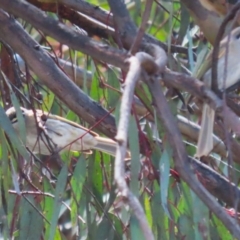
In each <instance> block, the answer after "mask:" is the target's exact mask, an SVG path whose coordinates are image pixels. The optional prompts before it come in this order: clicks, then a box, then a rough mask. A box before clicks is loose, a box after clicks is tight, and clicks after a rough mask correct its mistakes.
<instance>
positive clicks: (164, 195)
mask: <svg viewBox="0 0 240 240" xmlns="http://www.w3.org/2000/svg"><path fill="white" fill-rule="evenodd" d="M170 159H171V153H170V149H169V147H166V148H165V149H164V151H163V154H162V156H161V159H160V162H159V169H160V182H161V201H162V207H163V209H164V211H165V213H166V214H167V215H168V217H169V218H171V216H170V213H169V210H168V186H169V176H170V175H169V171H170Z"/></svg>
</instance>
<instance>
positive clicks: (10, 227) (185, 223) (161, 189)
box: [0, 0, 232, 240]
mask: <svg viewBox="0 0 240 240" xmlns="http://www.w3.org/2000/svg"><path fill="white" fill-rule="evenodd" d="M42 2H44V3H48V2H51V1H42ZM146 2H147V1H140V0H134V1H129V2H128V4H127V7H128V10H129V13H130V15H131V17H132V18H133V20H134V23H135V24H136V25H137V26H140V24H141V21H142V15H143V12H144V9H145V4H146ZM88 3H89V4H95V5H99V6H100V7H102V8H104V9H105V10H110V7H109V5H108V2H107V1H106V0H98V1H97V0H91V1H88ZM96 9H97V8H96ZM51 16H52V17H54V18H55V19H59V16H58V12H56V13H51ZM90 17H91V16H90ZM61 20H62V19H61ZM63 22H64V23H66V21H65V20H64V19H63ZM106 22H107V20H106ZM66 24H69V25H73V23H71V21H69V22H67V23H66ZM191 24H192V21H191V18H190V16H189V13H188V12H187V10H186V8H185V7H184V5H183V4H182V3H181V2H180V1H167V0H165V1H154V3H153V6H152V10H151V14H150V19H149V22H148V27H147V29H146V30H145V32H146V33H148V34H150V35H152V36H154V37H155V38H156V39H158V40H160V41H163V42H165V43H167V46H168V49H170V44H171V43H172V41H173V39H172V33H176V32H177V33H178V44H182V43H183V45H184V46H187V47H188V50H189V51H188V53H189V54H188V57H189V56H190V57H189V59H184V60H187V61H188V64H186V65H187V67H188V68H189V69H191V70H192V71H193V75H195V73H197V71H198V70H199V68H200V66H201V64H202V62H203V61H204V59H205V57H206V53H207V52H208V45H207V44H201V43H200V44H199V43H198V42H197V44H196V42H195V41H194V40H193V39H192V35H193V34H192V33H191V31H190V27H191ZM22 25H23V26H24V27H25V29H26V31H28V32H29V34H30V35H31V37H32V38H34V39H36V40H39V44H41V45H43V46H44V45H46V46H48V45H50V46H51V47H52V48H51V50H48V52H49V54H52V55H57V56H62V58H64V59H65V60H69V61H70V62H71V63H72V64H76V65H78V66H80V67H83V68H84V71H85V72H84V77H83V79H82V84H78V83H77V79H73V80H74V81H75V80H76V81H75V82H76V83H77V84H78V86H79V87H80V85H81V87H82V89H83V91H84V92H85V93H86V94H88V95H89V97H91V99H93V100H94V101H96V102H97V103H98V104H100V105H101V106H103V107H105V108H106V109H107V110H108V111H109V113H110V112H111V113H112V114H113V115H114V116H115V120H116V124H118V121H119V115H120V113H119V108H120V104H121V91H122V89H121V82H122V81H123V80H124V76H125V75H124V74H125V73H124V72H120V70H119V69H116V68H114V67H111V66H108V65H106V64H104V63H99V62H96V60H95V59H92V58H91V56H86V55H84V54H82V53H79V52H76V51H74V49H67V50H65V47H66V46H65V45H62V43H60V42H57V41H56V40H55V39H52V38H50V37H46V36H45V35H44V34H42V33H39V32H38V31H37V30H36V29H34V28H32V27H29V26H28V24H27V23H26V24H22ZM74 25H76V24H75V23H74ZM79 27H81V25H80V26H79ZM76 31H77V30H76ZM123 34H124V33H123ZM47 41H48V42H47ZM102 41H106V42H107V43H108V44H109V43H110V42H113V39H112V38H111V37H109V39H104V40H103V39H102ZM176 41H177V39H176ZM195 44H196V45H197V59H194V58H195V54H196V52H195V49H194V46H195ZM114 47H117V45H114ZM178 57H179V55H177V56H176V59H177V63H176V62H175V63H174V64H176V65H177V67H176V66H175V68H178V67H179V66H180V65H181V62H180V60H179V61H178ZM195 60H196V61H195ZM171 61H173V59H171V60H169V62H170V67H172V66H171ZM174 61H175V60H174ZM174 61H173V62H174ZM173 66H174V65H173ZM62 68H63V69H64V67H62ZM86 70H89V71H91V74H92V78H91V80H89V79H88V78H87V73H86ZM28 71H29V72H27V73H28V74H26V75H25V76H24V78H25V80H24V81H23V82H22V83H21V86H20V87H18V88H17V87H16V86H14V87H9V86H11V85H9V86H8V87H7V88H6V89H7V90H9V89H10V92H9V99H8V100H9V102H7V100H6V99H5V98H4V94H3V92H2V90H1V100H0V102H1V106H0V127H1V128H0V143H1V144H0V159H1V161H0V191H1V198H0V219H1V223H0V225H1V226H0V238H1V237H2V238H3V239H20V240H21V239H49V240H53V239H54V240H55V239H89V240H92V239H109V240H111V239H114V240H121V239H123V240H125V239H132V240H135V239H137V240H141V239H144V235H143V233H142V229H141V227H140V225H139V222H138V220H137V218H136V216H135V215H134V213H133V211H132V209H130V208H129V206H128V205H127V203H126V202H124V201H123V199H122V196H119V194H118V191H117V190H116V186H115V183H114V177H113V176H114V157H111V156H109V155H107V154H104V153H101V152H99V151H94V152H93V153H92V154H90V155H87V154H84V153H69V152H67V153H65V154H62V155H61V156H59V158H60V160H59V159H58V157H54V156H51V160H50V163H49V159H50V156H48V157H47V158H46V157H44V156H41V155H37V156H35V157H33V155H31V154H30V153H29V152H28V151H27V149H26V148H25V144H24V143H25V140H26V136H25V135H26V129H25V124H24V119H23V116H22V114H21V111H20V106H21V105H24V106H28V107H29V106H33V107H35V108H41V109H43V110H44V111H46V112H48V111H50V112H51V113H53V114H56V115H60V116H62V117H64V118H67V119H69V120H72V121H75V122H80V123H81V124H83V125H86V126H87V127H91V126H89V125H88V123H87V122H83V121H82V120H81V119H79V116H77V115H76V114H75V113H74V112H73V111H71V110H70V109H69V108H68V107H67V106H65V105H64V104H63V103H62V102H60V100H59V99H58V98H57V97H56V95H55V94H54V93H53V92H52V91H50V90H49V89H47V88H46V86H43V84H42V82H41V80H40V79H38V78H37V76H36V75H35V74H34V72H31V71H30V70H29V69H28ZM5 81H7V80H5ZM1 85H2V84H1ZM6 89H5V90H6ZM16 89H17V90H16ZM66 91H67V90H66ZM6 92H7V91H6ZM19 92H20V93H21V94H19ZM39 94H40V95H41V96H42V97H39V98H38V97H37V96H39ZM64 94H65V93H64ZM66 94H70V93H68V92H66ZM166 95H167V94H166ZM22 96H24V97H25V98H26V99H27V100H26V99H24V97H22ZM135 96H137V97H138V99H139V101H140V102H141V104H142V105H143V106H144V107H145V108H146V109H147V113H146V112H145V113H144V114H142V115H141V116H139V115H137V113H136V108H137V104H134V105H133V108H132V113H133V114H132V116H131V118H130V120H129V121H130V124H129V132H128V142H129V150H130V151H131V155H132V159H131V162H130V163H125V169H126V179H127V182H128V185H129V189H130V190H131V191H132V193H134V195H135V196H136V197H137V198H138V199H139V201H140V203H141V205H142V207H143V210H144V212H145V216H146V219H147V221H148V224H149V226H150V228H151V230H152V231H153V234H154V236H155V239H162V240H165V239H166V240H168V239H232V238H231V236H230V234H229V233H228V231H227V229H226V228H225V226H224V225H223V224H222V223H221V222H220V221H219V220H218V219H217V218H216V216H214V215H213V214H212V213H210V211H209V209H208V208H207V207H206V206H205V205H204V204H203V202H202V201H201V200H200V199H199V197H198V196H197V195H195V194H194V193H193V192H192V191H191V189H190V188H189V186H188V185H186V184H185V183H184V182H182V180H181V179H180V180H179V178H178V177H176V176H175V175H174V174H172V171H175V169H174V164H173V161H172V158H173V156H172V146H169V143H168V140H167V139H166V133H165V129H164V127H163V125H162V123H161V121H160V120H159V119H158V118H157V114H156V112H155V109H154V106H153V104H152V99H151V94H150V92H149V90H148V88H147V86H146V85H145V84H144V83H142V82H141V83H139V85H138V88H137V89H136V91H135ZM175 97H176V96H173V97H172V98H171V96H170V97H169V103H170V104H171V106H172V109H174V110H173V111H174V115H177V114H179V113H181V109H179V108H180V107H179V106H182V102H181V101H180V100H179V99H178V98H177V99H175V100H173V98H175ZM29 102H31V104H32V105H31V104H29ZM6 104H9V105H11V106H12V105H13V106H15V107H16V109H17V117H18V120H19V121H20V126H21V131H20V138H19V136H18V135H17V134H16V132H15V131H14V129H13V127H12V125H11V122H10V121H9V119H8V118H7V116H6V115H5V110H4V108H3V106H5V105H6ZM195 118H196V117H195ZM98 120H99V119H98ZM5 134H6V135H5ZM144 134H145V135H144ZM159 138H160V139H161V140H159ZM139 143H141V149H142V148H144V149H145V151H146V152H145V155H142V154H140V151H141V149H140V144H139ZM142 146H144V147H142ZM194 152H195V146H193V145H188V153H189V154H190V155H193V154H194ZM59 162H60V163H59ZM225 166H226V165H224V166H221V165H220V169H221V170H222V171H224V170H225V169H224V167H225ZM176 175H177V174H176ZM2 238H1V239H2Z"/></svg>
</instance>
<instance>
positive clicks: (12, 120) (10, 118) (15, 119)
mask: <svg viewBox="0 0 240 240" xmlns="http://www.w3.org/2000/svg"><path fill="white" fill-rule="evenodd" d="M8 117H9V120H10V121H11V123H16V122H17V114H16V112H13V113H11V114H10V115H9V116H8Z"/></svg>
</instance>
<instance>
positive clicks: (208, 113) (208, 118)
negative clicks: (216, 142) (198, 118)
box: [195, 104, 215, 157]
mask: <svg viewBox="0 0 240 240" xmlns="http://www.w3.org/2000/svg"><path fill="white" fill-rule="evenodd" d="M214 116H215V111H214V110H213V109H212V108H210V106H209V105H208V104H203V113H202V123H201V129H200V133H199V137H198V144H197V152H196V154H195V156H196V157H201V156H207V155H208V154H209V153H210V152H211V150H212V149H213V125H214Z"/></svg>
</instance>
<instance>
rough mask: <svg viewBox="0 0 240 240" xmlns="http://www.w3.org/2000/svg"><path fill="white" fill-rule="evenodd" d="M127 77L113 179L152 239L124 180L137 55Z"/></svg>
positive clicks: (133, 58) (138, 68) (137, 76)
mask: <svg viewBox="0 0 240 240" xmlns="http://www.w3.org/2000/svg"><path fill="white" fill-rule="evenodd" d="M128 61H129V63H130V66H129V71H128V74H127V77H126V79H125V89H124V92H123V96H122V103H121V107H120V119H119V124H118V130H117V136H116V140H117V142H118V147H117V151H116V158H115V168H114V169H115V171H114V179H115V182H116V184H117V188H118V190H119V191H120V192H121V194H122V196H123V197H124V199H126V201H127V202H128V204H129V207H130V208H131V209H132V210H133V213H134V214H135V217H136V218H137V219H138V221H139V224H140V227H141V228H142V231H143V234H144V236H145V239H149V240H153V239H154V237H153V233H152V231H151V229H150V227H149V225H148V222H147V219H146V216H145V214H144V211H143V208H142V206H141V204H140V202H139V200H138V199H137V197H136V196H134V194H133V193H132V192H131V191H130V189H129V188H128V186H127V183H126V181H125V173H124V172H125V170H124V158H125V156H126V152H127V133H128V125H129V118H130V114H131V108H132V103H133V96H134V89H135V86H136V84H137V81H138V80H139V78H140V75H141V62H140V61H139V60H138V58H137V57H131V58H130V59H129V60H128Z"/></svg>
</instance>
